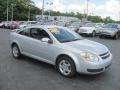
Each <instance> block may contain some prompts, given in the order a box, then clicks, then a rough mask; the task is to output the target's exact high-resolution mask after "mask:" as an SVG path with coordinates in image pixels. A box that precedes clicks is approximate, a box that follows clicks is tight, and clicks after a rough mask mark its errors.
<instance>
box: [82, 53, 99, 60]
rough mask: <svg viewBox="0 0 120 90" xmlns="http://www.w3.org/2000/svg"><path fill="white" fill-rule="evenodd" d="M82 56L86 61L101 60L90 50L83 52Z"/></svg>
mask: <svg viewBox="0 0 120 90" xmlns="http://www.w3.org/2000/svg"><path fill="white" fill-rule="evenodd" d="M81 56H82V58H83V59H84V60H85V61H90V62H98V61H99V58H98V57H97V56H96V55H94V54H91V53H89V52H82V53H81Z"/></svg>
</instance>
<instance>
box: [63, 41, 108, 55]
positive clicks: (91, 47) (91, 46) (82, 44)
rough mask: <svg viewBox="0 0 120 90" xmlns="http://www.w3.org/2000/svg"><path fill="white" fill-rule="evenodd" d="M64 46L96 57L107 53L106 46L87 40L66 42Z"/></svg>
mask: <svg viewBox="0 0 120 90" xmlns="http://www.w3.org/2000/svg"><path fill="white" fill-rule="evenodd" d="M65 44H66V45H68V46H71V47H72V48H75V49H77V50H80V51H85V52H86V51H88V52H91V53H94V54H97V55H100V54H103V53H106V52H108V51H109V50H108V48H107V47H106V46H104V45H102V44H100V43H97V42H94V41H90V40H87V39H84V40H79V41H73V42H67V43H65Z"/></svg>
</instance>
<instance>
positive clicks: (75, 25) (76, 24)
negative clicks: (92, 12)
mask: <svg viewBox="0 0 120 90" xmlns="http://www.w3.org/2000/svg"><path fill="white" fill-rule="evenodd" d="M71 26H74V27H78V26H80V23H73V24H71Z"/></svg>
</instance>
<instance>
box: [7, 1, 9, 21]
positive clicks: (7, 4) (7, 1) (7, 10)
mask: <svg viewBox="0 0 120 90" xmlns="http://www.w3.org/2000/svg"><path fill="white" fill-rule="evenodd" d="M8 3H9V2H8V0H7V22H8V14H9V13H8V12H9V9H8Z"/></svg>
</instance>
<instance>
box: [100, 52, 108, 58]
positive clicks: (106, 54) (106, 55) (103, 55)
mask: <svg viewBox="0 0 120 90" xmlns="http://www.w3.org/2000/svg"><path fill="white" fill-rule="evenodd" d="M109 56H110V53H109V52H106V53H103V54H100V57H101V58H102V59H107V58H108V57H109Z"/></svg>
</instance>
